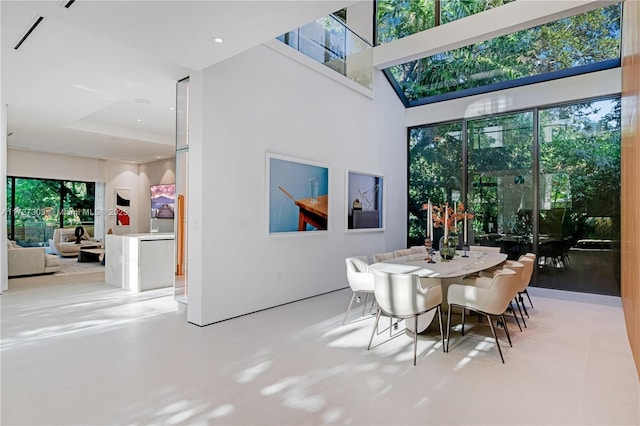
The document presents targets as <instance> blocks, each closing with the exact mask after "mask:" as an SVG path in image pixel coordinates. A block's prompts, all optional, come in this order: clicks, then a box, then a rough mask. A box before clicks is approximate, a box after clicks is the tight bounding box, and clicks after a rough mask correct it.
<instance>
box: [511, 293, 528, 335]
mask: <svg viewBox="0 0 640 426" xmlns="http://www.w3.org/2000/svg"><path fill="white" fill-rule="evenodd" d="M514 300H515V301H516V306H517V307H518V311H519V312H520V318H522V324H524V328H527V322H526V321H525V320H524V315H523V314H522V308H520V301H519V300H518V297H517V296H516V297H515V298H514ZM515 314H516V313H515V312H514V313H513V315H515Z"/></svg>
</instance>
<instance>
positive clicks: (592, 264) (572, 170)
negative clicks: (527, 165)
mask: <svg viewBox="0 0 640 426" xmlns="http://www.w3.org/2000/svg"><path fill="white" fill-rule="evenodd" d="M620 138H621V135H620V100H619V99H618V98H615V99H604V100H599V101H593V102H584V103H577V104H570V105H562V106H555V107H550V108H545V109H541V110H540V132H539V147H540V154H539V156H540V171H539V185H538V187H539V190H538V199H539V203H538V206H539V216H538V217H539V219H538V220H539V227H538V254H539V255H540V259H539V269H538V282H539V283H541V285H545V286H547V287H553V288H561V289H572V290H588V291H594V292H596V293H601V294H611V295H619V294H620V286H619V277H618V275H619V267H620V266H619V262H620V253H619V240H620Z"/></svg>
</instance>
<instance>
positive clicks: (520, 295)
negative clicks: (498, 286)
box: [518, 290, 529, 318]
mask: <svg viewBox="0 0 640 426" xmlns="http://www.w3.org/2000/svg"><path fill="white" fill-rule="evenodd" d="M525 291H526V290H525ZM522 293H524V292H519V293H518V298H519V299H520V304H521V305H522V309H524V314H525V315H526V316H527V318H529V312H527V307H526V306H524V299H523V298H522Z"/></svg>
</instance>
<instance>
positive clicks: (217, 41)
mask: <svg viewBox="0 0 640 426" xmlns="http://www.w3.org/2000/svg"><path fill="white" fill-rule="evenodd" d="M213 41H214V42H215V43H218V44H220V43H222V42H223V41H224V40H223V39H221V38H220V37H216V38H214V39H213Z"/></svg>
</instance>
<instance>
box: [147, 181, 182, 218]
mask: <svg viewBox="0 0 640 426" xmlns="http://www.w3.org/2000/svg"><path fill="white" fill-rule="evenodd" d="M149 190H150V192H151V218H152V219H173V216H174V211H173V210H174V205H175V198H176V184H175V183H166V184H160V185H151V186H150V187H149Z"/></svg>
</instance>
